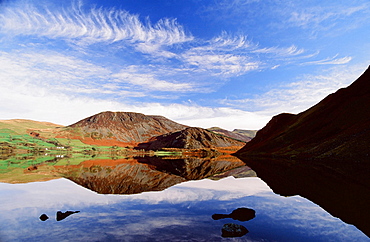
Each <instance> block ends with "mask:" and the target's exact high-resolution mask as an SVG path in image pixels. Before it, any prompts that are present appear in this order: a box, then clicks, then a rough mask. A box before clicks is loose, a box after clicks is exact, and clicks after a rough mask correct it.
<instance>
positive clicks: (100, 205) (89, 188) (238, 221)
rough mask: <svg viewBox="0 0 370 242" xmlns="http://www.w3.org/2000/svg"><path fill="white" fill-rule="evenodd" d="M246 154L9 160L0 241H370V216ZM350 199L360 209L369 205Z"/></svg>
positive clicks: (1, 196) (1, 194)
mask: <svg viewBox="0 0 370 242" xmlns="http://www.w3.org/2000/svg"><path fill="white" fill-rule="evenodd" d="M244 162H245V161H244ZM244 162H243V161H240V160H238V159H237V158H235V157H227V156H226V157H213V158H199V157H197V158H191V157H187V158H180V157H172V158H171V157H165V158H161V157H135V158H126V159H115V160H110V159H90V160H86V161H83V162H81V163H79V164H70V163H69V162H68V160H67V161H66V160H62V159H59V160H58V161H54V162H53V163H50V162H46V163H41V164H37V165H31V166H29V167H28V168H24V167H21V165H19V168H15V166H14V164H13V167H12V168H11V169H10V168H9V167H8V168H7V169H5V168H4V167H6V166H5V165H3V166H2V167H3V170H2V173H1V174H0V177H2V178H4V179H8V181H9V182H13V183H14V175H13V178H12V176H11V175H9V174H18V176H20V177H22V178H19V179H20V180H23V183H18V182H19V181H17V182H16V184H11V183H9V182H2V183H0V205H1V210H0V216H1V220H0V238H1V240H0V241H4V242H6V241H370V239H369V237H368V236H366V234H365V232H368V230H367V226H368V224H367V221H363V222H362V223H361V220H360V219H361V218H360V219H359V218H350V217H351V212H350V213H343V212H342V213H341V212H339V213H338V211H336V210H335V209H336V208H334V209H333V208H331V207H330V206H328V205H327V204H326V203H323V205H317V204H315V203H314V202H312V201H310V200H308V199H307V198H304V197H302V196H299V195H295V194H294V195H292V194H290V193H291V192H292V193H294V192H301V191H297V190H294V189H296V188H297V184H300V182H301V181H300V180H299V179H298V178H295V180H292V181H291V182H290V183H291V184H292V185H293V187H294V186H295V188H294V189H293V190H289V188H287V183H286V181H285V183H284V181H279V180H281V179H277V178H278V177H280V176H279V173H280V174H281V175H283V176H284V177H285V178H286V179H288V178H289V177H288V175H287V174H282V172H283V170H285V171H286V169H283V170H282V171H279V170H278V169H277V168H276V167H274V170H275V173H274V172H273V171H270V172H271V174H272V175H271V174H270V173H268V172H266V171H265V170H264V169H261V168H260V167H258V166H257V167H256V168H257V176H260V174H261V176H260V177H261V178H262V179H261V178H260V177H257V176H256V172H255V171H253V170H251V168H250V167H248V166H245V163H244ZM252 163H253V162H252ZM252 163H251V164H252ZM19 164H23V163H22V162H21V163H19ZM28 165H29V164H28ZM252 165H255V164H252ZM20 170H21V171H22V172H20ZM296 175H297V177H300V176H299V174H296ZM311 175H312V176H313V177H316V178H317V177H318V176H320V174H318V173H316V174H311ZM26 176H28V177H29V178H25V177H26ZM267 176H269V177H271V179H266V177H267ZM30 177H32V179H33V180H32V179H31V178H30ZM4 179H2V181H4ZM12 179H13V180H12ZM263 179H265V180H266V182H268V183H269V185H268V184H267V183H266V182H265V181H264V180H263ZM40 180H45V181H40ZM317 180H318V181H319V182H320V183H321V184H324V182H323V181H322V179H321V178H320V179H317ZM24 181H26V182H24ZM271 181H272V183H271ZM304 182H306V183H305V184H306V186H308V187H311V190H315V186H314V185H309V184H307V182H309V181H308V180H307V179H306V180H305V181H304ZM343 182H345V181H342V183H343ZM302 184H303V183H302ZM356 184H358V183H356ZM339 185H343V184H339ZM325 186H326V185H323V186H322V187H321V188H317V193H318V197H322V196H323V197H324V198H325V195H323V194H322V193H327V192H326V191H327V190H323V189H326V187H325ZM270 187H272V188H273V189H274V190H272V189H271V188H270ZM299 187H300V188H301V189H304V185H302V186H301V185H299ZM342 187H343V186H342ZM357 188H358V187H357ZM357 188H356V189H357ZM279 189H280V190H279ZM334 190H335V189H334ZM274 191H275V192H276V191H277V192H278V193H279V194H283V195H284V196H281V195H278V194H276V193H275V192H274ZM364 192H365V193H366V192H367V190H365V191H364ZM310 193H312V191H310V192H308V193H304V192H303V195H304V196H305V197H308V198H309V197H310V195H307V194H310ZM342 193H343V192H342ZM336 195H337V194H336V193H335V191H334V192H333V193H330V194H329V195H328V196H330V197H331V196H336ZM351 195H352V194H351ZM367 198H368V196H366V197H363V198H362V199H367ZM338 199H342V198H340V197H339V198H338ZM351 199H352V200H353V203H352V204H350V205H351V207H353V206H356V207H355V208H353V210H352V213H353V214H354V215H356V213H358V210H359V209H363V207H361V204H358V201H357V199H356V197H349V198H348V199H347V200H351ZM347 200H346V201H345V204H347V203H348V201H347ZM313 201H315V202H316V203H319V202H320V199H317V198H316V197H315V196H313ZM330 201H336V199H335V198H331V199H330ZM337 201H339V200H337ZM356 201H357V202H356ZM368 201H369V200H365V201H362V203H367V202H368ZM339 203H340V202H339ZM360 203H361V202H360ZM367 204H369V203H367ZM367 204H366V205H364V206H367ZM322 207H325V208H326V210H324V209H323V208H322ZM334 207H335V206H334ZM243 209H244V210H243ZM233 211H234V212H233ZM243 211H248V212H251V213H252V215H250V213H249V214H248V215H246V214H245V213H243ZM328 211H329V212H330V213H329V212H328ZM366 213H368V212H367V211H363V214H364V215H366ZM216 214H218V215H216ZM331 214H335V216H332V215H331ZM348 214H349V215H348ZM340 216H343V217H342V218H339V217H340ZM344 220H345V221H347V223H346V222H344ZM348 221H349V222H348ZM358 221H360V222H358ZM226 224H229V225H227V226H229V229H228V230H230V226H231V225H230V224H233V225H232V226H231V227H232V229H231V230H232V233H233V234H232V235H230V234H227V233H226V232H225V231H227V229H226V230H225V228H226V227H225V225H226ZM353 224H355V225H356V226H355V225H353ZM233 226H234V227H233ZM223 228H224V229H223ZM359 228H360V229H361V230H360V229H359ZM240 231H241V232H240ZM364 231H365V232H364Z"/></svg>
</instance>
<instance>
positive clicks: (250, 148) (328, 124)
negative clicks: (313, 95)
mask: <svg viewBox="0 0 370 242" xmlns="http://www.w3.org/2000/svg"><path fill="white" fill-rule="evenodd" d="M369 105H370V69H367V70H366V71H365V72H364V73H363V74H362V75H361V76H360V77H359V78H358V79H357V80H356V81H355V82H354V83H352V84H351V85H350V86H348V87H347V88H342V89H340V90H338V91H337V92H336V93H333V94H330V95H329V96H327V97H326V98H325V99H323V100H322V101H321V102H319V103H318V104H316V105H315V106H313V107H311V108H310V109H308V110H306V111H304V112H302V113H299V114H297V115H294V114H287V113H283V114H279V115H277V116H275V117H273V118H272V119H271V120H270V122H269V123H268V124H267V125H266V126H265V127H264V128H263V129H261V130H260V131H258V132H257V135H256V137H255V138H254V139H253V140H251V141H250V142H248V143H247V144H246V145H245V146H244V147H243V148H242V149H241V150H239V151H238V152H237V155H238V156H239V157H246V156H251V155H258V156H261V155H271V156H275V157H289V158H298V159H328V158H333V159H338V160H350V161H353V162H358V161H367V162H369V161H370V106H369Z"/></svg>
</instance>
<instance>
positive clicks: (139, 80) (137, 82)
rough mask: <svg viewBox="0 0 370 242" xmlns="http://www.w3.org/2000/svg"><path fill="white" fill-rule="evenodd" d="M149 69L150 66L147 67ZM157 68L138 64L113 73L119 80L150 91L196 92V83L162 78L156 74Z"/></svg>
mask: <svg viewBox="0 0 370 242" xmlns="http://www.w3.org/2000/svg"><path fill="white" fill-rule="evenodd" d="M146 69H148V68H146ZM155 72H156V71H155V70H152V71H150V73H148V70H146V71H145V70H141V69H140V68H139V67H138V66H128V67H127V68H124V69H122V70H121V71H120V72H119V73H116V74H113V75H112V77H113V78H116V81H117V82H126V83H129V84H132V85H134V86H140V87H141V88H142V89H144V90H148V91H167V92H194V91H196V90H195V89H196V86H195V84H191V83H176V82H169V81H165V80H160V79H158V78H157V77H156V76H155V74H154V73H155Z"/></svg>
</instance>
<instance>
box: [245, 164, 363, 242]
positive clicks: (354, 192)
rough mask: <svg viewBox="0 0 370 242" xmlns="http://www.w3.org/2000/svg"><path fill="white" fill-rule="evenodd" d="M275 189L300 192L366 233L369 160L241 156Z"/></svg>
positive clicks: (284, 194) (291, 194)
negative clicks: (284, 158) (309, 159)
mask: <svg viewBox="0 0 370 242" xmlns="http://www.w3.org/2000/svg"><path fill="white" fill-rule="evenodd" d="M243 161H244V162H245V163H246V164H247V165H248V166H250V167H252V169H253V170H255V171H256V173H257V175H258V177H260V178H262V179H263V180H264V181H265V182H266V183H267V184H268V185H269V186H270V187H271V188H272V189H273V191H274V192H275V193H277V194H280V195H283V196H294V195H300V196H303V197H305V198H308V199H309V200H311V201H313V202H314V203H316V204H318V205H319V206H321V207H322V208H324V209H325V210H326V211H327V212H329V213H330V214H332V215H333V216H335V217H338V218H340V219H341V220H343V221H344V222H346V223H349V224H353V225H355V226H356V227H357V228H359V229H360V230H362V231H363V232H364V233H365V234H367V235H368V236H370V209H369V204H370V176H369V174H370V164H369V163H367V164H365V163H358V162H345V161H343V162H341V161H338V160H336V161H330V160H326V161H324V162H318V161H291V160H281V159H255V158H254V159H250V158H249V159H244V160H243Z"/></svg>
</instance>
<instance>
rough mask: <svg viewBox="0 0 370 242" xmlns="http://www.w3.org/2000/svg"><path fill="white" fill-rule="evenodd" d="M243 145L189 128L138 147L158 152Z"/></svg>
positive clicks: (242, 143)
mask: <svg viewBox="0 0 370 242" xmlns="http://www.w3.org/2000/svg"><path fill="white" fill-rule="evenodd" d="M244 144H245V142H242V141H238V140H235V139H232V138H229V137H226V136H223V135H218V134H215V133H212V132H210V131H208V130H206V129H202V128H194V127H190V128H186V129H184V130H181V131H177V132H172V133H169V134H164V135H160V136H157V137H155V138H153V139H152V140H151V141H149V142H148V143H145V144H141V145H140V146H139V147H142V148H144V149H147V150H160V149H163V148H181V149H203V148H215V147H229V146H243V145H244Z"/></svg>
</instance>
